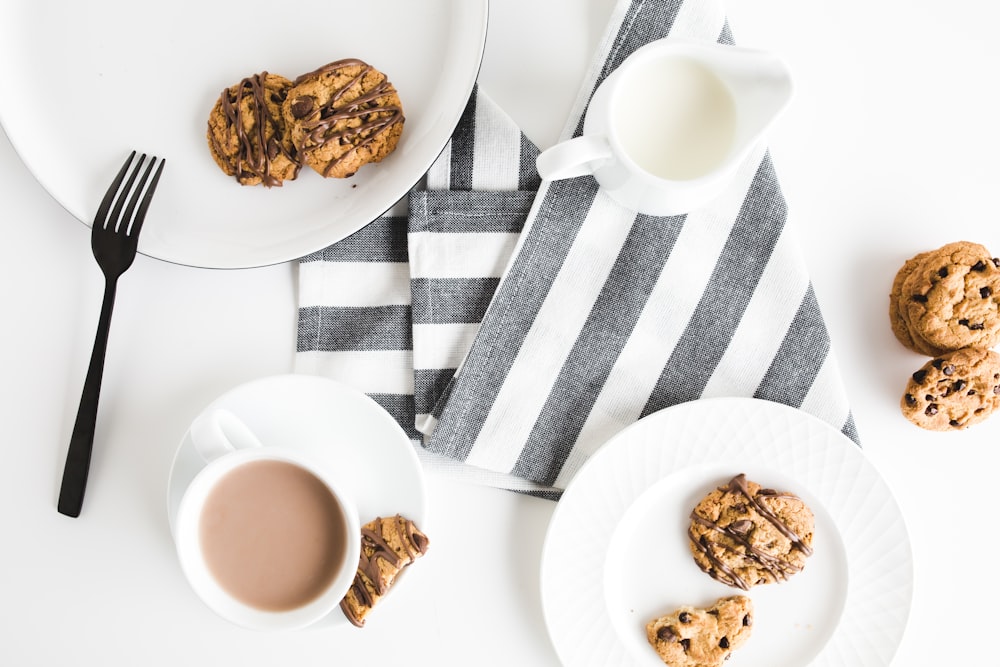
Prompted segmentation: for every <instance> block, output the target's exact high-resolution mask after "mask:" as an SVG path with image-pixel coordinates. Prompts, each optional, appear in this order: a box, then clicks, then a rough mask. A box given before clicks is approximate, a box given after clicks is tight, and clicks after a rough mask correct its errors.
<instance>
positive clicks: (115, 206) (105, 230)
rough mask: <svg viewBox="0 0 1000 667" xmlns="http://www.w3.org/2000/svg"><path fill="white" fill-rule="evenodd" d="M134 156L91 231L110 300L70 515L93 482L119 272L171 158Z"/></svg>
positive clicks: (88, 389)
mask: <svg viewBox="0 0 1000 667" xmlns="http://www.w3.org/2000/svg"><path fill="white" fill-rule="evenodd" d="M133 160H135V151H132V153H131V155H129V157H128V159H127V160H126V161H125V164H123V165H122V168H121V170H120V171H119V172H118V175H117V176H115V180H114V181H113V182H112V183H111V187H109V188H108V191H107V193H106V194H105V195H104V199H103V200H102V201H101V206H100V208H98V209H97V216H96V217H95V218H94V226H93V228H92V230H91V234H90V245H91V248H92V249H93V251H94V258H95V259H96V260H97V264H98V265H99V266H100V267H101V271H102V272H103V273H104V302H103V304H102V305H101V318H100V320H99V321H98V324H97V336H96V338H95V339H94V351H93V352H92V353H91V356H90V367H89V368H88V369H87V379H86V380H85V381H84V384H83V395H82V396H81V397H80V407H79V409H78V411H77V413H76V423H75V424H74V425H73V435H72V436H71V437H70V441H69V451H68V452H67V453H66V467H65V468H64V470H63V478H62V488H61V489H60V490H59V512H60V513H62V514H65V515H66V516H72V517H76V516H80V509H81V508H82V506H83V494H84V491H85V490H86V488H87V476H88V475H89V473H90V456H91V453H92V452H93V450H94V429H95V427H96V426H97V402H98V398H99V397H100V395H101V378H102V376H103V375H104V356H105V352H106V351H107V349H108V329H109V328H110V326H111V310H112V308H113V307H114V304H115V291H116V289H117V286H118V278H119V277H120V276H121V275H122V274H123V273H125V271H126V269H128V267H130V266H132V261H133V260H134V259H135V251H136V248H137V247H138V245H139V232H140V230H142V221H143V220H144V219H145V217H146V211H147V210H148V209H149V202H150V201H152V199H153V193H154V192H155V191H156V184H157V183H158V182H159V180H160V173H161V172H162V171H163V165H164V164H166V161H165V160H159V161H157V159H156V157H153V158H151V159H150V160H149V163H148V165H147V167H146V169H145V171H142V165H143V163H144V162H146V155H145V153H144V154H143V155H141V156H140V157H139V159H138V160H137V161H135V164H134V165H133V164H132V162H133ZM157 163H158V164H159V166H157ZM154 168H155V172H154ZM140 171H142V176H141V177H139V172H140ZM150 174H152V179H150ZM126 176H128V178H127V180H126ZM137 177H138V178H139V180H138V183H137V182H136V178H137ZM123 182H124V184H123ZM126 202H127V203H126Z"/></svg>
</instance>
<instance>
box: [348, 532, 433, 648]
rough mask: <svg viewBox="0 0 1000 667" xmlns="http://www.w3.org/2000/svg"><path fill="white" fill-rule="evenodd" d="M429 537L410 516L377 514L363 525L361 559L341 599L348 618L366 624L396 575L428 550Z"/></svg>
mask: <svg viewBox="0 0 1000 667" xmlns="http://www.w3.org/2000/svg"><path fill="white" fill-rule="evenodd" d="M428 545H429V540H428V539H427V536H426V535H424V534H423V533H422V532H420V530H419V529H418V528H417V526H416V525H415V524H414V523H413V522H412V521H410V520H409V519H407V518H405V517H403V516H400V515H399V514H397V515H396V516H394V517H391V518H388V519H383V518H382V517H378V518H376V519H375V520H374V521H371V522H369V523H366V524H365V525H364V526H362V527H361V559H360V561H359V563H358V571H357V574H356V575H355V577H354V583H353V584H351V588H350V589H349V590H348V591H347V595H345V596H344V599H343V600H341V602H340V608H341V609H342V610H343V612H344V615H345V616H347V620H349V621H350V622H351V623H353V624H354V625H356V626H357V627H359V628H360V627H362V626H363V625H364V624H365V618H366V617H367V616H368V613H369V612H371V610H372V608H373V607H374V606H375V604H376V603H377V602H378V601H379V600H380V599H381V598H382V596H384V595H385V594H386V593H388V592H389V589H390V587H391V586H392V584H393V582H394V581H395V580H396V576H397V575H398V574H399V572H400V571H401V570H402V569H403V568H404V567H406V566H408V565H410V564H411V563H413V561H415V560H416V559H417V558H420V557H421V556H423V555H424V554H425V553H426V552H427V547H428Z"/></svg>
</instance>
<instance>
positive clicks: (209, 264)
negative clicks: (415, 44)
mask: <svg viewBox="0 0 1000 667" xmlns="http://www.w3.org/2000/svg"><path fill="white" fill-rule="evenodd" d="M451 1H452V2H453V3H458V4H459V5H460V6H461V7H462V8H463V10H468V9H470V8H471V9H473V10H477V12H478V13H477V15H476V16H477V17H478V19H479V21H478V24H477V27H478V33H479V34H478V36H477V39H476V43H477V50H476V54H475V59H474V66H473V67H471V68H470V69H469V77H468V79H467V80H466V81H465V82H464V83H463V85H462V96H461V99H462V100H463V103H462V104H460V105H458V104H456V105H455V108H454V109H452V114H451V119H450V120H449V121H443V126H444V127H447V128H448V129H447V132H446V133H445V134H444V135H443V138H442V139H441V141H440V146H438V148H437V150H435V151H433V152H430V153H428V157H427V158H426V159H425V160H424V161H423V162H424V163H422V164H421V166H420V169H419V173H417V175H416V177H415V179H413V181H412V182H410V179H405V180H406V182H407V185H406V187H405V188H402V189H401V191H400V192H399V193H398V194H399V196H398V197H397V196H395V195H394V196H393V197H392V201H391V202H389V203H388V204H387V205H386V206H385V208H384V209H382V210H381V211H380V212H379V213H377V214H375V215H374V217H372V218H371V219H370V220H367V221H365V222H360V223H358V224H357V225H353V226H350V227H348V228H345V229H343V230H340V231H338V232H337V233H336V234H331V236H330V237H329V238H327V239H325V240H323V241H319V240H317V241H315V242H313V243H310V244H302V245H301V246H300V247H297V249H295V250H293V251H291V252H285V253H281V254H275V255H274V256H272V257H267V258H264V257H262V256H261V257H257V258H255V259H251V258H248V257H245V258H238V259H235V260H232V259H230V260H225V259H223V260H220V259H215V260H211V261H209V260H204V261H194V260H193V259H184V258H183V257H173V256H166V255H162V254H158V253H153V252H150V251H149V249H148V247H147V248H144V247H143V246H144V244H143V243H142V241H141V240H140V242H139V248H138V251H137V252H138V253H139V254H140V255H144V256H146V257H149V258H150V259H155V260H157V261H161V262H165V263H168V264H173V265H176V266H184V267H189V268H197V269H208V270H240V269H253V268H265V267H269V266H276V265H279V264H284V263H287V262H294V261H296V260H299V259H301V258H303V257H306V256H308V255H310V254H312V253H315V252H318V251H320V250H322V249H323V248H326V247H329V246H330V245H333V244H335V243H337V242H339V241H342V240H343V239H345V238H347V237H349V236H351V235H352V234H355V233H357V232H358V231H360V230H362V229H364V228H365V227H367V226H368V225H370V224H371V223H372V222H374V221H375V220H377V219H378V218H379V217H382V216H384V215H385V214H386V213H387V212H389V211H391V210H392V209H393V208H394V207H395V206H396V205H397V204H398V203H399V202H400V201H402V200H403V199H405V198H406V196H407V193H408V192H409V191H411V190H412V189H413V188H414V186H416V185H417V184H418V183H419V182H420V180H421V179H422V178H424V176H425V175H426V173H427V171H428V170H429V169H430V168H431V167H432V166H433V164H434V162H435V161H436V160H437V159H438V158H439V157H440V156H441V154H442V153H443V151H444V150H445V148H446V147H447V146H448V142H449V141H450V140H451V137H452V135H453V134H454V132H455V129H456V128H457V127H458V124H459V122H460V121H461V117H462V113H463V111H464V108H465V105H466V102H467V101H468V98H469V96H470V95H471V94H472V92H473V91H474V90H475V85H476V83H477V82H478V80H479V75H480V73H481V72H482V66H483V58H484V56H485V51H486V40H487V35H488V33H489V19H490V11H489V6H490V0H472V1H470V0H451ZM473 3H475V4H473ZM0 132H3V133H4V135H5V136H6V137H7V139H8V141H9V142H10V144H11V146H12V148H13V150H14V153H15V154H16V155H17V157H18V160H19V161H20V162H21V164H22V165H24V167H25V169H27V171H28V172H29V173H30V174H31V176H32V178H33V179H34V180H35V182H36V183H38V184H39V185H40V186H41V188H42V189H43V190H44V191H45V193H46V195H48V197H49V198H50V199H52V200H53V201H55V202H56V203H57V204H58V205H59V207H60V208H62V209H63V210H64V211H66V213H67V214H69V216H70V217H71V218H73V219H74V220H76V221H77V222H79V223H81V224H83V225H84V226H85V227H87V228H90V227H91V225H92V222H91V221H90V220H88V219H86V216H85V217H84V218H80V217H79V216H78V215H77V214H76V213H74V212H73V211H72V210H71V209H70V208H69V206H68V205H67V204H66V202H64V201H63V198H60V197H58V196H56V194H55V187H54V186H52V185H51V184H50V183H47V182H45V181H44V180H43V179H42V178H41V175H40V173H39V169H38V167H37V164H36V162H35V161H32V160H30V159H28V158H27V152H26V149H25V147H24V143H23V138H18V137H17V135H16V132H12V131H11V129H10V127H9V120H6V119H5V113H4V105H2V104H0ZM436 143H437V142H436ZM435 145H436V144H435ZM123 155H124V153H123ZM362 219H363V218H362Z"/></svg>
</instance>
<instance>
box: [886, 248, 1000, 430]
mask: <svg viewBox="0 0 1000 667" xmlns="http://www.w3.org/2000/svg"><path fill="white" fill-rule="evenodd" d="M889 321H890V324H891V326H892V331H893V333H894V334H895V336H896V338H897V339H898V340H899V342H900V343H902V344H903V345H905V346H906V347H907V348H909V349H911V350H913V351H914V352H917V353H918V354H923V355H927V356H930V357H933V359H931V360H930V361H928V362H927V363H926V364H924V366H923V367H921V368H920V369H919V370H918V371H916V372H915V373H914V374H913V375H912V376H911V378H910V380H909V381H908V383H907V386H906V391H905V392H904V394H903V398H902V399H901V402H900V407H901V409H902V411H903V414H904V415H905V416H906V418H907V419H909V420H910V421H911V422H913V423H914V424H916V425H917V426H920V427H922V428H926V429H930V430H934V431H948V430H961V429H965V428H968V427H969V426H972V425H973V424H976V423H979V422H981V421H983V420H984V419H986V418H987V417H989V416H990V415H991V414H992V413H993V412H994V411H995V410H996V409H997V408H998V407H1000V355H998V354H997V353H996V352H994V351H993V350H992V348H993V347H994V346H995V345H996V344H997V343H998V342H1000V259H997V258H995V257H993V256H992V255H991V254H990V252H989V251H988V250H987V249H986V248H985V247H984V246H982V245H980V244H978V243H971V242H968V241H958V242H956V243H949V244H947V245H945V246H942V247H941V248H938V249H937V250H932V251H928V252H923V253H920V254H918V255H916V256H915V257H912V258H911V259H909V260H907V261H906V262H905V263H904V264H903V266H902V267H901V268H900V269H899V271H898V272H897V273H896V277H895V279H894V280H893V283H892V289H891V292H890V295H889Z"/></svg>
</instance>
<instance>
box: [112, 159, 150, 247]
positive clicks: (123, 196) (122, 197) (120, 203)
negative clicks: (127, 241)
mask: <svg viewBox="0 0 1000 667" xmlns="http://www.w3.org/2000/svg"><path fill="white" fill-rule="evenodd" d="M145 160H146V154H145V153H143V154H142V155H140V156H139V161H138V162H136V163H135V166H134V167H133V168H132V172H131V173H130V174H129V176H128V180H127V181H125V185H123V186H122V189H121V190H120V191H119V192H118V198H117V199H116V200H115V207H114V209H113V210H112V211H111V216H110V217H109V218H108V229H109V230H110V231H112V232H114V231H117V230H118V225H120V224H122V222H124V224H125V229H122V230H121V231H122V233H124V232H126V231H128V220H127V219H124V220H123V218H122V217H121V214H122V207H124V206H125V202H126V201H127V200H128V193H129V192H131V191H132V185H133V184H134V183H135V177H136V176H138V175H139V170H140V169H142V163H143V162H144V161H145Z"/></svg>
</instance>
